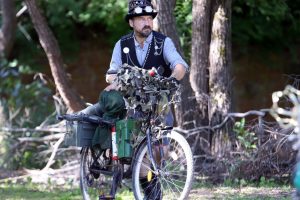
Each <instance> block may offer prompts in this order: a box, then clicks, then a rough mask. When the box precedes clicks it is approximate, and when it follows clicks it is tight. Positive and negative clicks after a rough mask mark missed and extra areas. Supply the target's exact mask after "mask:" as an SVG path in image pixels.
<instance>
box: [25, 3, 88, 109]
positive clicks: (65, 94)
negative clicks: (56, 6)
mask: <svg viewBox="0 0 300 200" xmlns="http://www.w3.org/2000/svg"><path fill="white" fill-rule="evenodd" d="M25 4H26V6H27V8H28V10H29V14H30V16H31V20H32V22H33V25H34V28H35V30H36V32H37V34H38V36H39V41H40V43H41V45H42V47H43V49H44V51H45V53H46V55H47V57H48V61H49V64H50V68H51V72H52V76H53V78H54V82H55V85H56V87H57V90H58V92H59V94H60V95H61V97H62V99H63V101H64V102H65V104H66V106H67V107H68V108H69V109H70V110H71V111H79V110H81V109H82V108H84V102H83V100H82V99H81V98H80V96H79V95H78V93H76V92H75V90H74V89H73V88H72V87H71V86H70V84H69V82H68V80H67V74H66V71H65V70H64V62H63V59H62V56H61V52H60V49H59V46H58V43H57V40H56V38H55V36H54V35H53V33H52V31H51V30H50V28H49V27H48V25H47V22H46V19H45V18H44V16H43V15H42V14H41V12H40V9H39V7H38V5H37V3H36V0H25Z"/></svg>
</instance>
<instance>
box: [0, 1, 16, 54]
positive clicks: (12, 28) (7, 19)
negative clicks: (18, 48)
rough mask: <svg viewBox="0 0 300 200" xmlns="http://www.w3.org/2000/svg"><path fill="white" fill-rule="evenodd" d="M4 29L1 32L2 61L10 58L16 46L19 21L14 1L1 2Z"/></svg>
mask: <svg viewBox="0 0 300 200" xmlns="http://www.w3.org/2000/svg"><path fill="white" fill-rule="evenodd" d="M0 7H1V11H2V27H1V30H0V59H1V58H8V57H9V55H10V52H11V49H12V47H13V44H14V39H15V32H16V27H17V19H16V13H15V3H14V1H13V0H0Z"/></svg>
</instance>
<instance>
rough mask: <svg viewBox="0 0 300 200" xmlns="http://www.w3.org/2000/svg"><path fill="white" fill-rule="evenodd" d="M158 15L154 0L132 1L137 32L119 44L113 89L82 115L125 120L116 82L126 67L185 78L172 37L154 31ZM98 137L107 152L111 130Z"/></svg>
mask: <svg viewBox="0 0 300 200" xmlns="http://www.w3.org/2000/svg"><path fill="white" fill-rule="evenodd" d="M157 14H158V13H157V11H156V10H155V9H154V7H153V5H152V4H151V1H150V0H130V1H129V4H128V13H127V15H126V16H125V21H126V22H127V23H128V24H129V26H130V29H132V30H133V31H132V32H131V33H130V34H128V35H125V36H123V37H121V39H120V40H119V41H118V42H117V43H116V44H115V47H114V50H113V54H112V58H111V62H110V66H109V69H108V71H107V73H106V81H107V82H108V83H109V84H110V85H109V86H107V87H106V88H105V90H104V91H103V92H102V93H101V95H100V99H99V103H97V104H95V105H92V106H90V107H88V108H86V109H84V110H83V111H81V112H82V113H85V114H93V115H101V116H104V118H107V119H111V118H119V119H120V118H122V117H123V116H124V110H125V103H124V101H123V97H122V95H120V93H118V92H117V91H116V90H117V87H118V85H117V82H116V81H115V79H116V73H117V71H118V70H119V69H120V68H121V67H122V66H123V65H124V64H128V65H130V66H137V67H139V68H143V69H149V70H151V69H152V68H153V67H154V68H156V70H157V71H158V72H159V73H160V75H162V76H164V77H169V78H170V79H174V80H176V81H179V80H181V79H182V78H183V77H184V75H185V73H186V71H187V70H188V65H187V63H186V62H185V61H184V60H183V59H182V57H181V56H180V54H179V53H178V51H177V50H176V48H175V45H174V43H173V41H172V40H171V39H170V38H169V37H167V36H165V35H163V34H161V33H158V32H156V31H153V19H154V18H155V17H156V15H157ZM173 121H174V120H173V115H172V113H171V111H169V112H168V113H167V114H166V117H165V125H166V126H173ZM105 132H106V133H105ZM94 137H96V140H95V142H94V139H95V138H94V139H93V145H97V144H98V141H99V140H102V141H101V143H100V147H101V148H102V149H105V148H107V145H109V144H110V142H109V140H110V139H109V138H110V137H109V130H105V129H103V128H102V129H100V130H98V131H97V130H96V134H95V136H94ZM105 144H107V145H105ZM154 181H155V179H154ZM147 184H148V183H147ZM143 187H144V188H145V193H147V189H146V188H147V187H149V184H148V185H145V186H143ZM148 197H149V198H147V199H152V198H150V196H149V195H148ZM153 199H159V198H153Z"/></svg>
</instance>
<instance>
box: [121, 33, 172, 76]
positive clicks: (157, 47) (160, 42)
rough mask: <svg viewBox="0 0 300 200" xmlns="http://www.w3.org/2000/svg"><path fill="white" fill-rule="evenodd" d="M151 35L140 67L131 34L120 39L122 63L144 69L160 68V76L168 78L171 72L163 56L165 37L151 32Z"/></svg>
mask: <svg viewBox="0 0 300 200" xmlns="http://www.w3.org/2000/svg"><path fill="white" fill-rule="evenodd" d="M152 33H153V38H152V41H151V43H150V45H149V48H148V51H147V54H146V58H145V61H144V63H143V64H142V65H140V64H139V62H138V59H137V57H136V51H135V44H134V36H133V33H130V34H128V35H125V36H123V37H122V38H121V55H122V63H123V64H124V63H127V64H129V65H131V66H138V67H140V68H144V69H151V68H152V67H155V68H156V69H158V68H160V69H159V71H163V73H162V75H163V76H165V77H169V76H170V75H171V73H172V71H171V69H170V66H169V65H168V64H167V63H166V62H165V60H164V55H163V49H164V42H165V39H166V36H164V35H162V34H160V33H158V32H156V31H152ZM126 47H127V48H128V49H129V52H128V51H126V50H128V49H126ZM124 51H125V52H124ZM126 52H128V53H126Z"/></svg>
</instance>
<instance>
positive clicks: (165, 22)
mask: <svg viewBox="0 0 300 200" xmlns="http://www.w3.org/2000/svg"><path fill="white" fill-rule="evenodd" d="M156 1H157V8H158V9H159V14H158V24H159V30H160V32H162V33H163V34H165V35H167V36H168V37H170V38H171V39H172V40H173V42H174V44H175V46H176V48H177V50H178V51H179V53H180V54H181V55H183V53H182V52H183V51H182V48H181V45H180V40H179V36H178V33H177V29H176V18H175V16H174V15H173V11H174V8H175V5H176V0H168V1H166V0H156Z"/></svg>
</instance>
